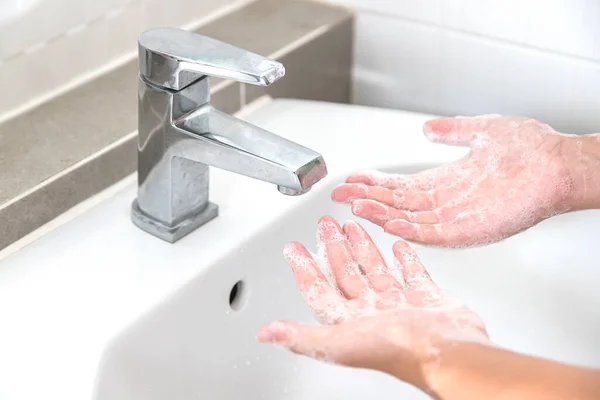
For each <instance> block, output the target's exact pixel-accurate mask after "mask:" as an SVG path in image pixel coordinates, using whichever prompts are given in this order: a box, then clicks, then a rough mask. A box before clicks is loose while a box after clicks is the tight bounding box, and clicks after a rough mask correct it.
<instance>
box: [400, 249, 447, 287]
mask: <svg viewBox="0 0 600 400" xmlns="http://www.w3.org/2000/svg"><path fill="white" fill-rule="evenodd" d="M392 251H393V252H394V257H395V258H396V261H397V262H398V263H399V264H400V268H401V269H402V276H403V278H404V282H405V283H406V288H407V289H411V290H414V289H429V288H433V287H437V286H436V285H435V283H433V281H432V280H431V277H430V276H429V273H428V272H427V270H426V269H425V267H424V266H423V264H422V263H421V260H420V259H419V256H418V255H417V253H416V252H415V250H414V249H413V248H412V247H411V246H410V245H409V244H408V243H406V242H404V241H398V242H396V243H394V245H393V246H392Z"/></svg>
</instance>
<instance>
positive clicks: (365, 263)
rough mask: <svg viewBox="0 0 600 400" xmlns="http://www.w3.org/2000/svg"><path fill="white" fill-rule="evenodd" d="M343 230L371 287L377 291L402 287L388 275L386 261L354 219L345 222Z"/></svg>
mask: <svg viewBox="0 0 600 400" xmlns="http://www.w3.org/2000/svg"><path fill="white" fill-rule="evenodd" d="M343 230H344V233H345V234H346V236H347V237H348V239H349V240H350V243H351V244H352V251H353V254H354V257H355V258H356V260H357V261H358V263H359V264H360V266H361V268H362V270H363V271H364V273H365V276H366V277H367V279H368V281H369V284H370V286H371V288H372V289H374V290H375V291H377V292H385V291H389V290H392V289H402V284H400V282H398V281H397V280H396V279H395V278H394V277H393V276H392V275H390V273H389V270H388V267H387V264H386V262H385V261H384V259H383V257H382V256H381V253H380V252H379V249H378V248H377V246H376V245H375V243H373V240H372V239H371V237H370V236H369V234H368V233H367V232H366V231H365V230H364V229H363V228H362V227H361V226H360V225H359V224H358V223H356V222H354V221H349V222H346V223H345V224H344V227H343Z"/></svg>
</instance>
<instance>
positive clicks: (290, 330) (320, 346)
mask: <svg viewBox="0 0 600 400" xmlns="http://www.w3.org/2000/svg"><path fill="white" fill-rule="evenodd" d="M334 330H335V328H334V327H332V326H324V325H304V324H299V323H296V322H290V321H274V322H271V323H268V324H266V325H263V326H262V327H261V328H260V329H259V330H258V333H257V335H256V337H257V339H258V341H259V342H261V343H277V344H280V345H282V346H284V347H286V348H288V349H289V350H290V351H292V352H294V353H296V354H301V355H305V356H308V357H311V358H315V359H317V360H327V361H336V355H337V354H336V352H335V341H336V337H335V336H336V335H335V334H334V333H333V332H334Z"/></svg>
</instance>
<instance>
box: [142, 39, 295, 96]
mask: <svg viewBox="0 0 600 400" xmlns="http://www.w3.org/2000/svg"><path fill="white" fill-rule="evenodd" d="M138 50H139V68H140V75H141V76H142V77H143V78H144V79H145V80H146V81H148V82H149V83H151V84H154V85H157V86H161V87H164V88H168V89H174V90H181V89H183V88H184V87H186V86H187V85H189V84H190V83H192V82H194V81H195V80H197V79H198V78H200V77H202V76H206V75H208V76H215V77H219V78H225V79H234V80H236V81H239V82H244V83H250V84H253V85H258V86H267V85H270V84H271V83H273V82H275V81H276V80H278V79H279V78H281V77H282V76H283V75H284V74H285V68H284V67H283V65H282V64H281V63H279V62H277V61H274V60H270V59H268V58H265V57H262V56H260V55H258V54H254V53H251V52H249V51H246V50H243V49H240V48H238V47H235V46H232V45H230V44H227V43H223V42H221V41H218V40H216V39H212V38H210V37H207V36H202V35H199V34H197V33H193V32H189V31H186V30H183V29H176V28H155V29H150V30H147V31H145V32H143V33H142V34H141V35H140V37H139V40H138Z"/></svg>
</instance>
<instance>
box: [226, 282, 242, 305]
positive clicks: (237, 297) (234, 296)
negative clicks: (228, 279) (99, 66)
mask: <svg viewBox="0 0 600 400" xmlns="http://www.w3.org/2000/svg"><path fill="white" fill-rule="evenodd" d="M245 292H246V285H245V284H244V282H243V281H237V283H236V284H235V285H233V287H232V288H231V292H229V306H230V307H231V308H232V309H234V310H236V311H237V310H239V309H240V308H242V306H243V305H244V299H245V298H246V293H245Z"/></svg>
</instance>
